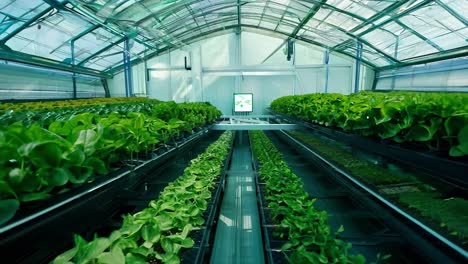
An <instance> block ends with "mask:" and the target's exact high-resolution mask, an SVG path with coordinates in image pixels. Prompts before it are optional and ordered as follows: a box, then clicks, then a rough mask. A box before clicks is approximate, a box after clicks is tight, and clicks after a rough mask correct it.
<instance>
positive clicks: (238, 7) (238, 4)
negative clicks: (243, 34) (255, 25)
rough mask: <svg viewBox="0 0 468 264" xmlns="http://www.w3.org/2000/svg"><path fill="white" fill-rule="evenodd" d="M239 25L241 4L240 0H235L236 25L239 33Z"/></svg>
mask: <svg viewBox="0 0 468 264" xmlns="http://www.w3.org/2000/svg"><path fill="white" fill-rule="evenodd" d="M240 26H241V5H240V0H237V27H238V30H239V33H240Z"/></svg>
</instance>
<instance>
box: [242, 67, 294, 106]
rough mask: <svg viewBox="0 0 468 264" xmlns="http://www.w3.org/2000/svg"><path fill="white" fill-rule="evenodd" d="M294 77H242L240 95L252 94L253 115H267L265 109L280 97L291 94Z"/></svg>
mask: <svg viewBox="0 0 468 264" xmlns="http://www.w3.org/2000/svg"><path fill="white" fill-rule="evenodd" d="M294 78H295V76H293V75H289V76H287V75H286V76H244V77H243V78H242V83H241V90H240V91H239V92H241V93H253V112H252V114H254V115H261V114H267V112H266V108H267V107H269V106H270V103H271V102H272V101H273V100H275V99H276V98H279V97H281V96H285V95H289V94H292V93H293V87H294Z"/></svg>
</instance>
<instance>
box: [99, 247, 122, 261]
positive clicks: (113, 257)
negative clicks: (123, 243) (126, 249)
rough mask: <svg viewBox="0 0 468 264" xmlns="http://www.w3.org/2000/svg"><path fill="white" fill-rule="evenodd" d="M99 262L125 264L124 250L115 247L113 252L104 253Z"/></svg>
mask: <svg viewBox="0 0 468 264" xmlns="http://www.w3.org/2000/svg"><path fill="white" fill-rule="evenodd" d="M99 261H100V262H101V263H103V264H125V256H124V254H123V252H122V249H120V248H119V247H114V248H113V249H112V250H111V252H105V253H102V254H101V255H100V256H99Z"/></svg>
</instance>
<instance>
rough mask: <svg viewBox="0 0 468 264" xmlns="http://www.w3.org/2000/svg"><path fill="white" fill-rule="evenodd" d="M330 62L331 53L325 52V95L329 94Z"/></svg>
mask: <svg viewBox="0 0 468 264" xmlns="http://www.w3.org/2000/svg"><path fill="white" fill-rule="evenodd" d="M329 60H330V51H329V50H328V49H326V50H325V52H324V54H323V64H324V66H325V87H324V88H325V89H324V91H325V93H328V75H329V67H328V61H329Z"/></svg>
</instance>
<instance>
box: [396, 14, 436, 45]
mask: <svg viewBox="0 0 468 264" xmlns="http://www.w3.org/2000/svg"><path fill="white" fill-rule="evenodd" d="M395 23H397V24H398V25H400V27H402V28H404V29H406V30H408V31H409V32H411V33H413V35H415V36H416V37H418V38H420V39H422V40H424V41H425V42H426V43H427V44H429V45H431V46H432V47H434V48H435V49H436V50H438V51H444V49H443V48H441V47H440V46H439V45H437V44H436V43H434V42H433V41H432V40H430V39H428V38H426V37H425V36H424V35H422V34H420V33H419V32H417V31H416V30H414V29H412V28H410V27H408V26H407V25H405V24H404V23H402V22H401V21H400V20H398V19H395Z"/></svg>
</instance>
